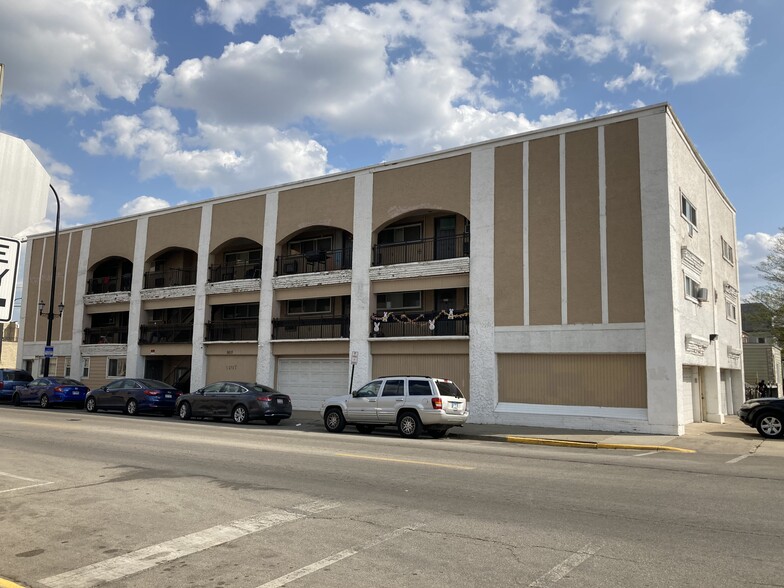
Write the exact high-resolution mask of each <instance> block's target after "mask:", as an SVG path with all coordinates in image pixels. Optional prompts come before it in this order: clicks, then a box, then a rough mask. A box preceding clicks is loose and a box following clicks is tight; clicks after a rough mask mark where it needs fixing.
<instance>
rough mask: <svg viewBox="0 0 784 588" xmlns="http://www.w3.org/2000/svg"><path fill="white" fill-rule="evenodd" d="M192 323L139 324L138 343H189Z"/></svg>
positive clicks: (191, 335) (191, 339) (191, 338)
mask: <svg viewBox="0 0 784 588" xmlns="http://www.w3.org/2000/svg"><path fill="white" fill-rule="evenodd" d="M192 341H193V323H179V324H177V323H165V324H160V325H156V324H149V325H140V326H139V344H140V345H143V344H151V343H191V342H192Z"/></svg>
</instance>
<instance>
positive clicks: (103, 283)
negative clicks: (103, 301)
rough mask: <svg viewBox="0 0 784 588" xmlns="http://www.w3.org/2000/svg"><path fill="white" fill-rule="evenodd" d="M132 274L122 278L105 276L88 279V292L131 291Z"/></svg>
mask: <svg viewBox="0 0 784 588" xmlns="http://www.w3.org/2000/svg"><path fill="white" fill-rule="evenodd" d="M130 291H131V275H130V274H128V275H124V276H122V277H121V278H118V277H116V276H115V277H109V276H104V277H102V278H91V279H89V280H87V293H88V294H106V293H107V292H130Z"/></svg>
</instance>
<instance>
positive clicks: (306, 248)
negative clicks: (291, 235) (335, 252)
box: [289, 236, 332, 255]
mask: <svg viewBox="0 0 784 588" xmlns="http://www.w3.org/2000/svg"><path fill="white" fill-rule="evenodd" d="M311 251H332V237H331V236H325V237H313V238H312V239H302V240H300V241H289V255H300V254H304V253H309V252H311Z"/></svg>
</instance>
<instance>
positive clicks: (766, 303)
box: [751, 227, 784, 344]
mask: <svg viewBox="0 0 784 588" xmlns="http://www.w3.org/2000/svg"><path fill="white" fill-rule="evenodd" d="M756 269H757V271H758V272H759V273H760V274H761V275H762V278H763V279H764V280H765V282H766V284H765V285H764V286H762V287H760V288H757V289H755V290H754V291H753V292H752V294H751V300H752V301H753V302H759V303H761V304H762V307H759V310H758V313H759V316H758V317H755V318H757V319H759V320H760V321H764V322H765V323H767V324H769V325H770V327H771V328H770V330H771V332H772V334H773V335H774V336H775V337H776V338H777V339H778V341H779V344H783V343H784V227H782V228H781V229H779V233H778V234H777V235H776V236H775V237H774V238H773V244H772V245H771V248H770V252H769V253H768V257H767V258H766V259H765V261H763V262H761V263H760V264H759V265H758V266H757V268H756ZM755 314H756V313H755Z"/></svg>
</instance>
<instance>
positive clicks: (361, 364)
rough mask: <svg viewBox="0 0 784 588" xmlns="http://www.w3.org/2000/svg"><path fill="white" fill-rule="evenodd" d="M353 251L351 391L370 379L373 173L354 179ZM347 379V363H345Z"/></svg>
mask: <svg viewBox="0 0 784 588" xmlns="http://www.w3.org/2000/svg"><path fill="white" fill-rule="evenodd" d="M353 234H354V249H353V251H352V256H351V325H350V333H351V335H350V336H351V340H350V343H349V349H350V353H349V357H352V356H353V354H354V353H356V357H357V363H356V366H355V367H354V381H353V388H354V389H356V388H357V387H358V384H364V383H366V382H367V381H369V380H370V379H371V378H372V377H373V358H372V357H371V356H370V343H369V341H368V334H369V333H370V254H371V251H372V248H373V174H372V173H370V172H366V173H362V174H359V175H357V176H355V177H354V231H353ZM348 369H349V378H350V377H351V363H350V362H349V367H348Z"/></svg>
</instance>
